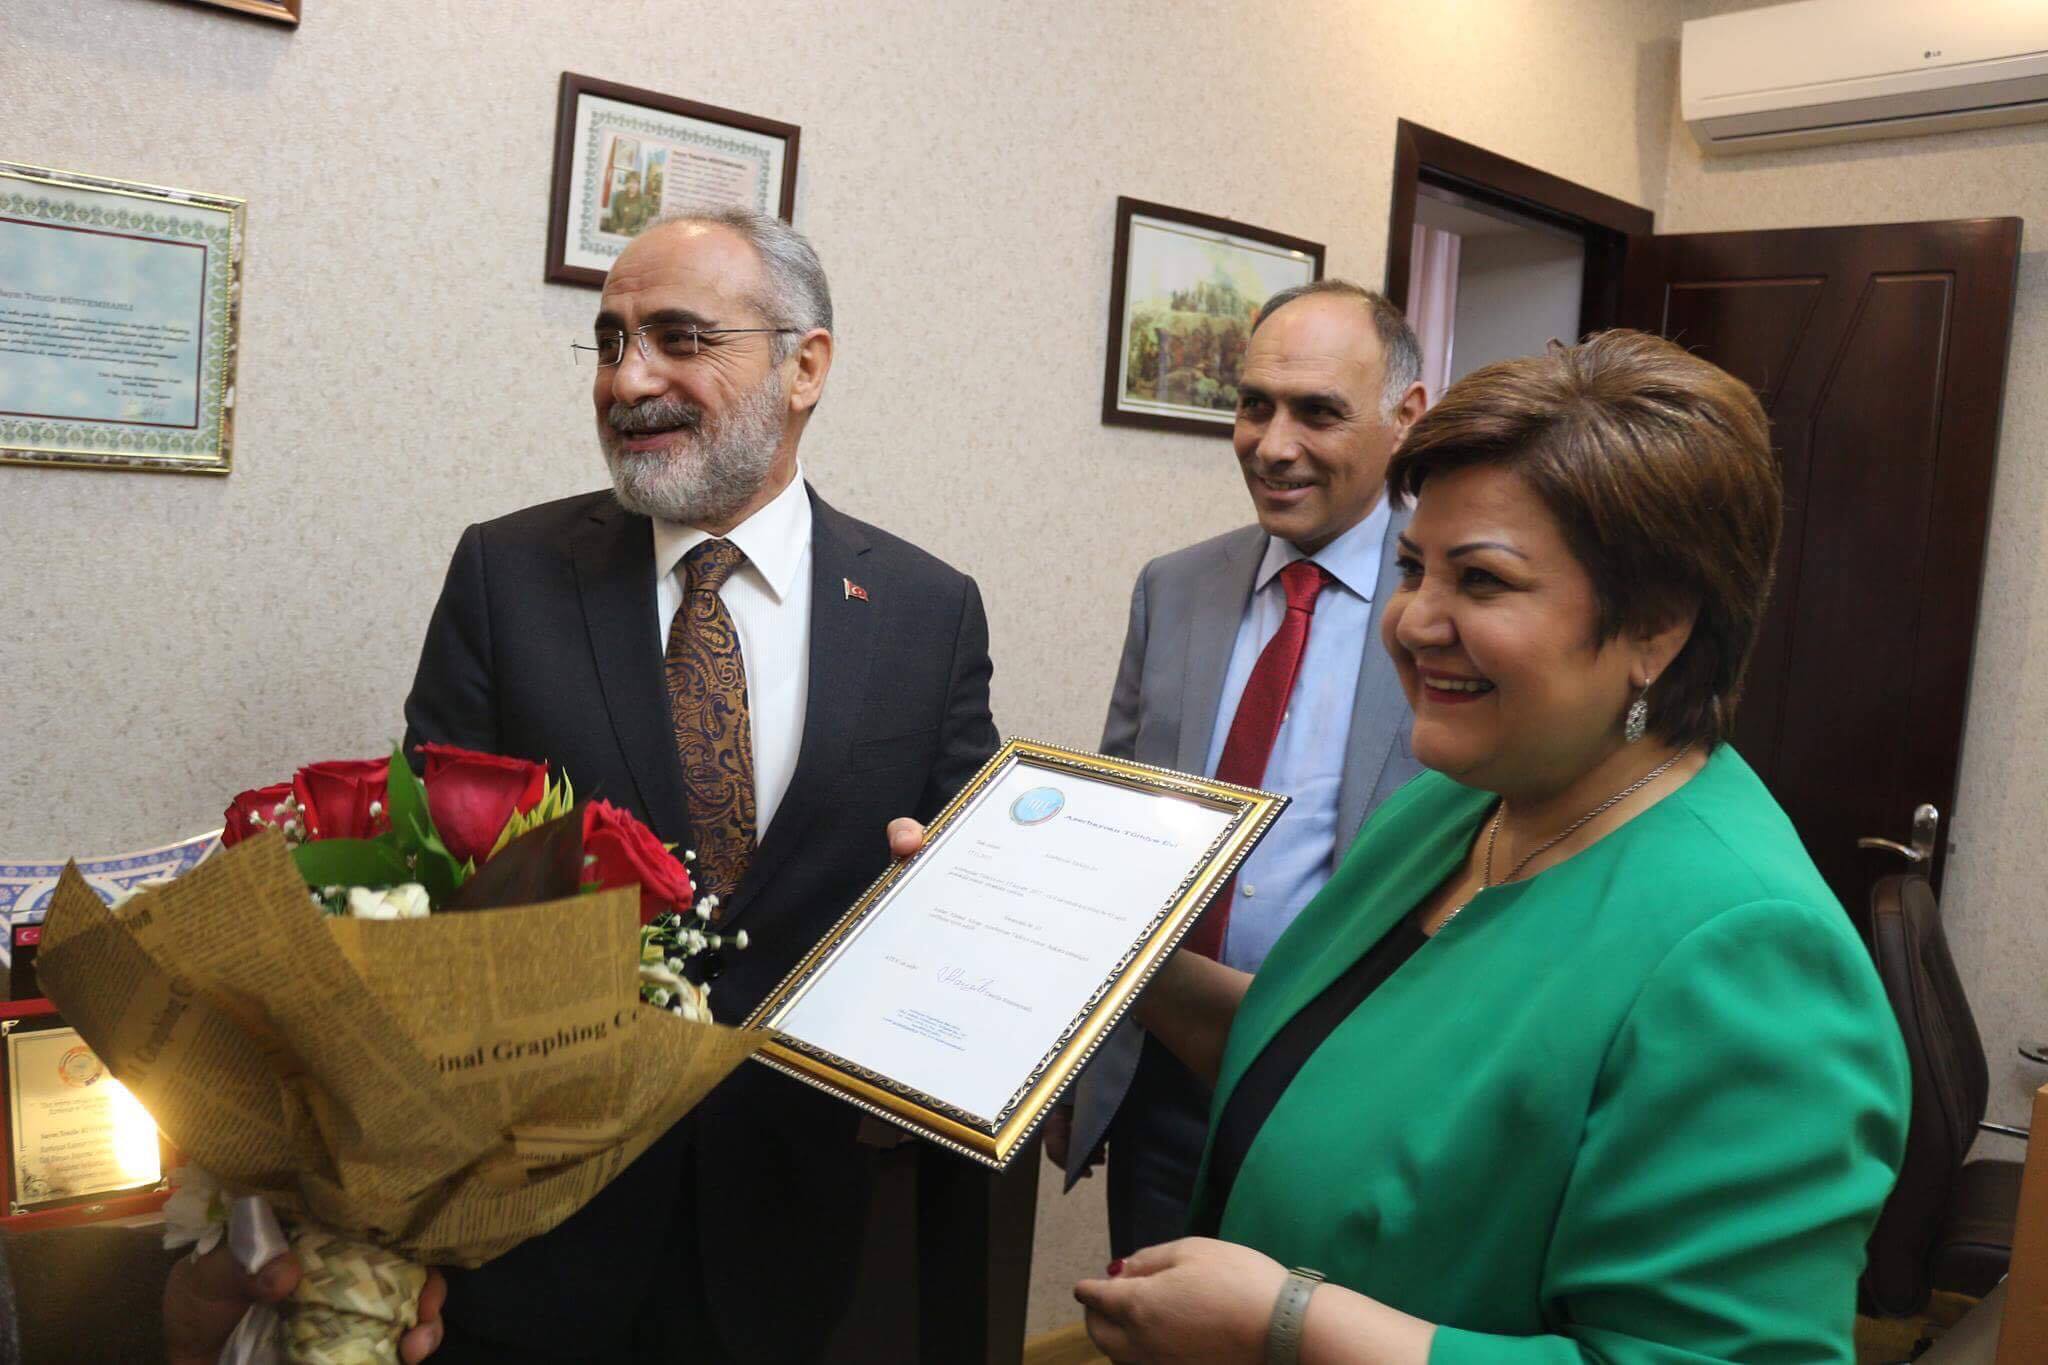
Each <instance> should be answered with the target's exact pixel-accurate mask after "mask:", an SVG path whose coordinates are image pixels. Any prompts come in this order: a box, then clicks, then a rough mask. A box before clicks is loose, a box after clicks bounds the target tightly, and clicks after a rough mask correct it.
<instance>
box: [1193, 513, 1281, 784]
mask: <svg viewBox="0 0 2048 1365" xmlns="http://www.w3.org/2000/svg"><path fill="white" fill-rule="evenodd" d="M1265 548H1266V533H1265V532H1264V531H1262V530H1260V529H1259V528H1258V527H1256V526H1247V527H1245V528H1244V529H1243V530H1241V531H1238V532H1237V533H1236V534H1234V535H1232V536H1230V537H1229V538H1228V539H1227V540H1225V541H1224V543H1223V563H1222V565H1221V567H1220V569H1219V571H1218V572H1217V574H1216V577H1215V581H1214V590H1213V591H1203V590H1202V589H1200V588H1198V589H1197V591H1198V592H1199V593H1200V595H1199V596H1198V597H1197V598H1196V599H1195V602H1194V607H1193V610H1192V611H1190V612H1189V614H1188V639H1187V654H1186V656H1185V662H1184V663H1183V665H1182V668H1181V679H1182V682H1181V697H1180V747H1179V750H1178V752H1177V753H1176V754H1175V755H1174V764H1175V766H1176V767H1178V768H1179V769H1180V770H1181V771H1182V772H1188V773H1207V772H1208V771H1209V745H1210V741H1211V740H1212V739H1213V738H1214V737H1215V734H1216V708H1217V706H1219V705H1220V704H1221V703H1222V701H1223V675H1224V674H1225V673H1227V672H1228V671H1229V670H1230V652H1231V650H1232V649H1233V648H1235V646H1236V644H1237V627H1238V623H1239V622H1240V621H1241V620H1243V618H1244V610H1245V604H1246V603H1247V602H1249V601H1251V596H1252V586H1253V581H1254V580H1255V579H1256V578H1257V577H1258V573H1259V560H1260V558H1261V557H1262V555H1263V554H1264V552H1265Z"/></svg>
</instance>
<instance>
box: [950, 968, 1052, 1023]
mask: <svg viewBox="0 0 2048 1365" xmlns="http://www.w3.org/2000/svg"><path fill="white" fill-rule="evenodd" d="M939 984H940V985H941V986H951V987H952V988H953V989H954V990H956V991H966V992H967V993H968V994H969V995H979V996H982V997H984V998H985V999H989V1000H993V1001H995V1002H996V1003H997V1004H998V1005H1008V1006H1009V1007H1010V1008H1011V1009H1013V1010H1023V1011H1024V1012H1025V1013H1026V1014H1029V1013H1031V1006H1029V1005H1027V1004H1025V1003H1024V1002H1023V1001H1021V1000H1012V999H1011V998H1010V997H1009V996H1007V995H1004V994H1003V993H1002V992H1000V991H998V990H997V989H996V979H995V978H994V977H992V976H985V977H982V978H980V979H979V980H977V979H975V978H974V977H973V976H970V975H969V974H968V973H967V971H966V970H965V969H964V968H960V967H941V968H939Z"/></svg>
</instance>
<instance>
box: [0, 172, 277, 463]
mask: <svg viewBox="0 0 2048 1365" xmlns="http://www.w3.org/2000/svg"><path fill="white" fill-rule="evenodd" d="M245 210H246V205H245V203H244V201H243V200H240V199H235V198H231V197H229V196H227V195H221V194H208V193H203V192H200V191H196V190H178V189H170V188H167V187H165V186H161V185H143V184H137V183H134V182H132V181H126V180H112V179H108V178H106V177H104V176H95V175H83V174H79V173H76V172H71V171H60V170H53V169H50V168H48V167H44V166H30V165H26V164H23V163H20V162H13V161H0V259H5V260H7V261H8V262H9V265H10V269H9V270H8V272H7V274H6V276H5V277H4V278H0V349H4V350H5V351H6V352H7V362H8V363H7V364H5V365H0V463H9V464H35V465H67V466H72V467H77V468H88V469H124V470H153V471H162V472H170V473H183V474H226V473H228V472H229V470H230V469H231V468H232V467H233V459H232V456H233V449H234V407H235V366H236V360H237V353H238V349H239V346H240V338H241V313H242V242H243V229H244V223H245Z"/></svg>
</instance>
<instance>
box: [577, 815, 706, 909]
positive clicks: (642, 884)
mask: <svg viewBox="0 0 2048 1365" xmlns="http://www.w3.org/2000/svg"><path fill="white" fill-rule="evenodd" d="M583 856H584V857H585V858H586V859H594V860H595V861H593V862H591V863H589V864H588V866H587V867H586V868H585V871H584V874H583V875H584V880H585V881H589V882H596V883H597V884H598V886H600V887H602V888H603V889H605V890H607V891H609V890H611V889H612V888H613V887H618V886H635V885H637V886H638V887H639V888H640V922H641V923H642V924H647V923H649V922H651V921H652V920H653V919H654V917H655V916H656V915H658V914H660V913H661V912H662V911H664V910H675V911H677V912H681V911H684V910H688V909H689V908H690V900H691V895H692V892H691V888H690V874H689V873H688V872H686V871H684V870H683V865H682V863H681V862H679V861H678V860H677V859H676V856H675V855H674V854H673V853H670V852H669V851H668V850H667V849H665V848H663V847H662V846H661V840H659V839H657V838H655V837H654V831H653V830H651V829H649V828H647V826H645V825H643V824H641V823H640V822H639V821H638V820H636V819H634V818H633V816H632V815H631V814H629V813H628V812H626V811H622V810H620V809H619V808H618V807H617V806H614V805H612V804H611V803H610V802H607V801H591V802H587V803H585V805H584V807H583Z"/></svg>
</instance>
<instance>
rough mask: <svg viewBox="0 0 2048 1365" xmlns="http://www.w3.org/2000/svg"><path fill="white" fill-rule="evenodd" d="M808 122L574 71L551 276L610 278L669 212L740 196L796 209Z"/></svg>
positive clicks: (779, 210)
mask: <svg viewBox="0 0 2048 1365" xmlns="http://www.w3.org/2000/svg"><path fill="white" fill-rule="evenodd" d="M801 131H802V130H801V129H799V128H798V127H797V126H796V125H795V124H793V123H778V122H777V121H775V120H774V119H766V118H759V117H757V116H755V115H753V114H742V113H739V112H737V111H736V110H732V109H720V108H717V107H716V106H714V105H709V104H698V103H697V102H695V101H694V100H686V99H678V98H677V97H675V96H673V95H664V94H660V93H658V92H656V91H653V90H639V89H635V88H634V87H633V86H630V85H619V84H617V83H615V82H612V81H601V80H598V79H596V78H595V77H592V76H579V75H577V74H575V73H574V72H564V73H563V74H562V93H561V103H560V105H559V107H558V108H557V110H556V114H555V171H554V180H553V184H552V187H551V188H550V190H549V194H548V260H547V276H546V277H547V278H548V279H550V280H554V281H557V282H559V283H562V284H582V285H589V286H590V287H591V288H594V289H601V288H603V287H604V276H605V272H606V271H607V270H610V269H611V265H612V261H613V260H614V259H616V258H617V256H618V254H619V253H620V252H621V251H623V250H625V247H626V243H628V242H630V241H632V240H633V237H634V235H635V234H636V233H638V232H639V231H640V229H641V228H643V227H645V226H647V224H649V223H651V222H653V221H654V220H655V219H657V218H660V217H662V216H663V215H665V214H672V213H687V212H690V211H692V210H698V209H716V208H726V207H729V206H732V205H740V206H743V207H746V208H751V209H755V210H757V211H759V212H761V213H772V214H775V215H777V216H779V217H781V218H783V219H785V220H788V219H790V218H791V216H792V215H793V214H794V213H795V211H796V156H797V140H798V135H799V133H800V132H801Z"/></svg>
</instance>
